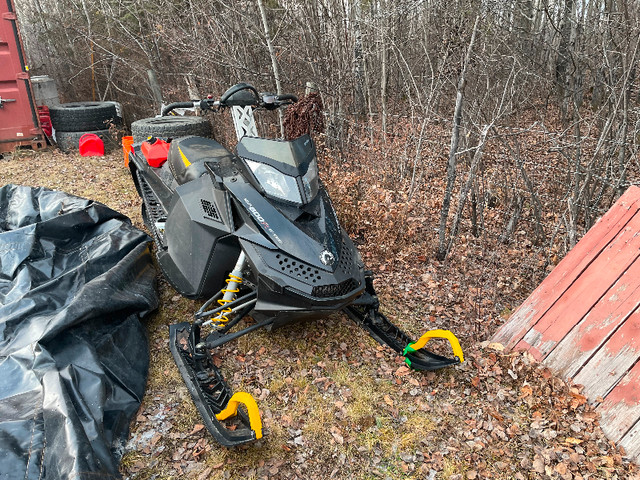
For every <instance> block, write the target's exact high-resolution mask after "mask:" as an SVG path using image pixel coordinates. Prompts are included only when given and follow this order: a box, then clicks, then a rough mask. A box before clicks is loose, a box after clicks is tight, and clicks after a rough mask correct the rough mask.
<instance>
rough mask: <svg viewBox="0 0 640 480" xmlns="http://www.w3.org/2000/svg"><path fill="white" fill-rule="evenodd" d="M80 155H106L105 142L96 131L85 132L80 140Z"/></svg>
mask: <svg viewBox="0 0 640 480" xmlns="http://www.w3.org/2000/svg"><path fill="white" fill-rule="evenodd" d="M78 147H79V149H80V155H82V156H83V157H102V156H104V142H103V141H102V139H101V138H100V137H99V136H98V135H96V134H95V133H85V134H84V135H82V136H81V137H80V140H79V142H78Z"/></svg>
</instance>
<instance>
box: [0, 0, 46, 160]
mask: <svg viewBox="0 0 640 480" xmlns="http://www.w3.org/2000/svg"><path fill="white" fill-rule="evenodd" d="M0 65H1V67H0V153H2V152H9V151H11V150H13V149H14V148H15V147H17V146H28V147H31V148H34V149H37V148H44V147H46V145H47V144H46V141H45V138H44V135H43V133H42V130H41V129H40V123H39V118H38V111H37V109H36V104H35V101H34V99H33V94H32V91H31V83H30V81H29V72H28V67H27V65H26V61H25V55H24V49H23V48H22V41H21V39H20V32H19V31H18V23H17V17H16V13H15V7H14V4H13V0H7V1H6V2H0Z"/></svg>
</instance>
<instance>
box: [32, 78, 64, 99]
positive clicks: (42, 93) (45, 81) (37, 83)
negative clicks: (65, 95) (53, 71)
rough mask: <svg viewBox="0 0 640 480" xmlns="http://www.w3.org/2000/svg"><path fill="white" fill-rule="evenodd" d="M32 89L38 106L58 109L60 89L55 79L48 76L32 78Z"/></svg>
mask: <svg viewBox="0 0 640 480" xmlns="http://www.w3.org/2000/svg"><path fill="white" fill-rule="evenodd" d="M31 87H32V88H33V96H34V97H35V99H36V105H44V106H46V107H57V106H58V105H60V97H59V96H58V88H57V87H56V82H55V80H54V79H53V78H51V77H49V76H48V75H39V76H34V77H31Z"/></svg>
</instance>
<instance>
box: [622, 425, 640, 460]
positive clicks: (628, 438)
mask: <svg viewBox="0 0 640 480" xmlns="http://www.w3.org/2000/svg"><path fill="white" fill-rule="evenodd" d="M619 445H620V446H621V447H622V448H624V449H625V451H626V453H627V456H628V457H629V458H631V459H632V460H634V461H635V462H636V463H640V421H637V422H636V423H635V425H634V426H633V427H631V430H629V431H628V432H627V433H626V435H625V436H624V437H622V438H621V439H620V442H619Z"/></svg>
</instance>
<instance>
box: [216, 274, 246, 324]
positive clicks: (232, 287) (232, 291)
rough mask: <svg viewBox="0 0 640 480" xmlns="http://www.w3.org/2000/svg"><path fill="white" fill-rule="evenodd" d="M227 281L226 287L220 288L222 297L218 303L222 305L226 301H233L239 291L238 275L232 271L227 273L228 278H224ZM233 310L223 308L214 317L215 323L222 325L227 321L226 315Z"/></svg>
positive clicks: (240, 278) (240, 280)
mask: <svg viewBox="0 0 640 480" xmlns="http://www.w3.org/2000/svg"><path fill="white" fill-rule="evenodd" d="M225 281H226V282H227V288H223V289H222V293H223V294H224V295H223V297H222V298H220V299H219V300H218V304H219V305H220V306H221V307H222V306H224V305H226V304H227V303H231V302H233V300H234V299H235V296H236V293H238V292H239V291H240V289H239V288H238V286H240V284H241V283H242V277H238V276H236V275H234V274H233V273H230V274H229V278H227V279H226V280H225ZM232 311H233V310H232V309H231V308H225V309H224V310H222V311H221V312H220V313H219V314H218V316H217V317H216V318H215V321H216V323H217V324H219V325H222V324H224V323H226V322H228V321H229V318H228V317H227V315H229V314H230V313H231V312H232Z"/></svg>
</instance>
